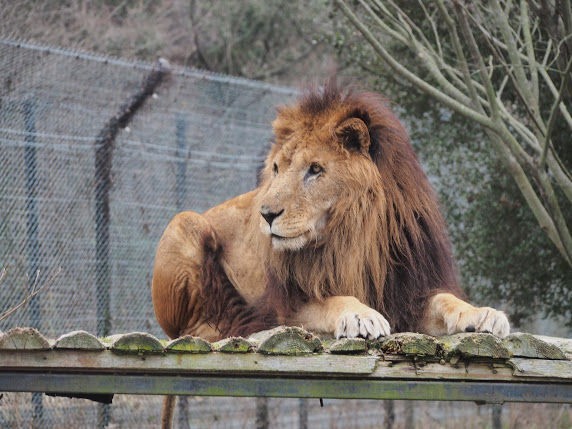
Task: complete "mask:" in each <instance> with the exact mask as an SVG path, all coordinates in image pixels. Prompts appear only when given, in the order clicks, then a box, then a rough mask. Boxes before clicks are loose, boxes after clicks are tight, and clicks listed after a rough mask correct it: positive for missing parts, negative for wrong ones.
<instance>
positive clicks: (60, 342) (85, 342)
mask: <svg viewBox="0 0 572 429" xmlns="http://www.w3.org/2000/svg"><path fill="white" fill-rule="evenodd" d="M54 349H60V350H104V349H105V346H104V345H103V343H102V342H101V341H99V340H98V339H97V337H96V336H95V335H92V334H90V333H89V332H86V331H73V332H70V333H68V334H65V335H62V336H61V337H59V338H58V339H57V340H56V342H55V343H54Z"/></svg>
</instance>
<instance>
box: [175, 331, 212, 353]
mask: <svg viewBox="0 0 572 429" xmlns="http://www.w3.org/2000/svg"><path fill="white" fill-rule="evenodd" d="M165 351H167V352H178V353H209V352H210V351H212V347H211V345H210V343H208V342H207V341H205V340H203V339H202V338H199V337H193V336H191V335H186V336H184V337H180V338H175V339H174V340H172V341H170V342H169V343H168V344H167V346H166V347H165Z"/></svg>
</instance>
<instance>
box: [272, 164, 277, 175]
mask: <svg viewBox="0 0 572 429" xmlns="http://www.w3.org/2000/svg"><path fill="white" fill-rule="evenodd" d="M272 172H273V173H274V175H275V176H276V175H277V174H278V165H277V164H276V163H274V164H273V165H272Z"/></svg>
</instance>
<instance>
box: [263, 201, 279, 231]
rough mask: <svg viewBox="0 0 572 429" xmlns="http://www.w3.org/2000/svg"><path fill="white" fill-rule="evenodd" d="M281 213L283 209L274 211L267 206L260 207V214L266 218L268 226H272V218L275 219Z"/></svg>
mask: <svg viewBox="0 0 572 429" xmlns="http://www.w3.org/2000/svg"><path fill="white" fill-rule="evenodd" d="M282 213H284V209H282V210H280V211H279V212H275V211H272V210H271V209H270V207H268V206H262V207H260V214H261V215H262V217H263V218H264V219H265V220H266V222H268V225H270V226H272V222H274V219H276V218H277V217H278V216H280V215H281V214H282Z"/></svg>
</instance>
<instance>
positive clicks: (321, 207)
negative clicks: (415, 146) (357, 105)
mask: <svg viewBox="0 0 572 429" xmlns="http://www.w3.org/2000/svg"><path fill="white" fill-rule="evenodd" d="M277 122H278V124H279V121H278V120H277ZM274 126H275V132H276V137H277V141H276V143H275V145H274V146H273V148H272V150H271V151H270V154H269V156H268V158H267V160H266V167H265V171H264V176H263V177H264V180H263V182H262V185H261V187H260V192H259V199H258V202H259V210H260V215H261V217H260V228H261V230H262V232H263V234H265V235H267V236H270V237H271V241H272V248H273V249H274V250H276V251H286V250H288V251H296V250H300V249H302V248H304V247H306V246H312V245H313V246H318V245H320V244H321V243H322V242H323V241H324V240H325V239H326V236H327V230H328V226H329V224H330V223H331V218H332V216H333V213H334V212H335V209H340V204H341V203H342V202H343V204H344V205H347V204H349V203H350V200H351V199H353V198H356V197H357V196H358V195H359V194H360V193H361V192H363V191H362V190H363V189H367V186H365V185H366V184H365V183H364V180H365V181H369V180H371V179H370V177H371V176H372V173H373V175H374V176H375V172H376V171H377V170H376V168H375V166H374V164H373V163H372V162H371V160H370V159H369V157H368V155H367V146H368V144H369V134H368V131H367V127H366V126H365V124H364V123H363V122H362V121H361V120H360V119H357V118H351V119H346V120H343V121H342V123H341V124H340V123H338V121H335V120H334V121H331V120H330V121H325V122H324V123H320V122H319V121H317V122H312V123H311V124H308V122H300V123H299V124H298V123H294V124H292V123H291V122H290V123H289V127H288V129H287V130H286V131H285V130H283V129H281V128H279V125H278V126H277V124H276V122H275V124H274ZM356 167H357V168H356ZM364 173H367V174H364ZM366 176H367V178H366ZM375 177H377V176H375Z"/></svg>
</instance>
